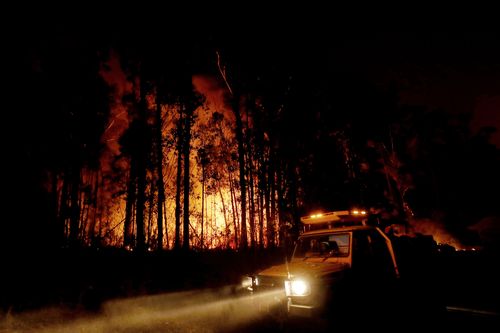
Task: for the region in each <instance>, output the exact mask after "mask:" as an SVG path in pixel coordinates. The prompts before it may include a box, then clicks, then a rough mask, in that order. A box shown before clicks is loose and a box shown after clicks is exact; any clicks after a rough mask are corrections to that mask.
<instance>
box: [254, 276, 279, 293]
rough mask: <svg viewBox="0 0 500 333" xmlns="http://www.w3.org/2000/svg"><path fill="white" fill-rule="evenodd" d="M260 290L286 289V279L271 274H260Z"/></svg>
mask: <svg viewBox="0 0 500 333" xmlns="http://www.w3.org/2000/svg"><path fill="white" fill-rule="evenodd" d="M258 279H259V286H258V289H259V290H271V289H283V290H284V289H285V279H284V278H280V277H271V276H258Z"/></svg>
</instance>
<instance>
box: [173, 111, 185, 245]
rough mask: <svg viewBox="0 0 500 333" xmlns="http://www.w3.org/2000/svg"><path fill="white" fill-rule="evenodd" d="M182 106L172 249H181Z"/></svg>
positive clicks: (178, 131)
mask: <svg viewBox="0 0 500 333" xmlns="http://www.w3.org/2000/svg"><path fill="white" fill-rule="evenodd" d="M182 113H183V112H182V106H179V121H178V123H177V178H176V180H175V185H176V189H175V240H174V241H175V243H174V248H175V249H180V247H181V236H180V235H181V230H180V229H181V178H182V140H183V136H182Z"/></svg>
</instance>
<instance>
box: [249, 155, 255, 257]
mask: <svg viewBox="0 0 500 333" xmlns="http://www.w3.org/2000/svg"><path fill="white" fill-rule="evenodd" d="M249 167H250V170H249V174H250V184H249V186H248V188H249V192H250V193H249V196H250V198H249V199H250V200H249V205H250V207H249V213H250V214H249V217H250V220H249V224H250V247H251V248H252V249H254V248H255V241H256V240H255V235H256V233H255V189H254V180H253V171H252V169H253V165H252V163H251V164H250V166H249Z"/></svg>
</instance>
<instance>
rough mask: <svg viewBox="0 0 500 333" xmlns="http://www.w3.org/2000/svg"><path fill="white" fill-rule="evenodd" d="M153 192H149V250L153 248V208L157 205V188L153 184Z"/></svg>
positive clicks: (147, 242)
mask: <svg viewBox="0 0 500 333" xmlns="http://www.w3.org/2000/svg"><path fill="white" fill-rule="evenodd" d="M150 186H151V190H150V191H149V203H148V206H149V207H148V234H147V239H146V245H147V246H146V248H147V249H149V248H150V247H151V245H152V244H151V233H152V230H153V228H152V224H153V207H154V205H155V196H154V193H155V191H154V190H155V188H154V186H153V184H151V185H150Z"/></svg>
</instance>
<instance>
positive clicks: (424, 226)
mask: <svg viewBox="0 0 500 333" xmlns="http://www.w3.org/2000/svg"><path fill="white" fill-rule="evenodd" d="M409 223H410V227H411V229H412V231H413V233H420V234H423V235H428V236H432V237H433V238H434V241H435V242H436V243H438V244H446V245H450V246H453V247H454V248H455V249H457V250H461V249H463V248H464V246H463V245H462V244H461V243H460V242H459V241H458V240H457V239H456V238H455V237H453V236H452V235H451V234H450V233H449V232H448V231H447V230H446V228H445V226H444V225H443V223H441V222H439V221H435V220H431V219H410V220H409Z"/></svg>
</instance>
